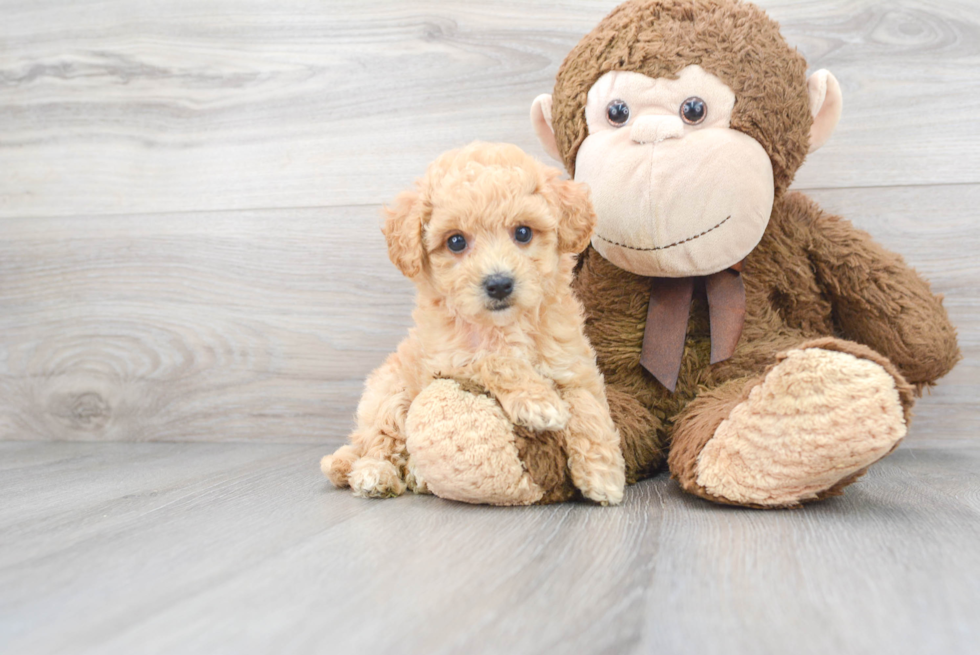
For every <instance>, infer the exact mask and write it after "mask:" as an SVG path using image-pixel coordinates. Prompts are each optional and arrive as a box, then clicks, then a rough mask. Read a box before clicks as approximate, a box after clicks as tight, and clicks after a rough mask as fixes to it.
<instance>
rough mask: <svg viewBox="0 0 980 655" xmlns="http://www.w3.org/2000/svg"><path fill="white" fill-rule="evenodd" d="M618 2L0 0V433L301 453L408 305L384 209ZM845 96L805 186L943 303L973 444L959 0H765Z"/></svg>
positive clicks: (943, 426)
mask: <svg viewBox="0 0 980 655" xmlns="http://www.w3.org/2000/svg"><path fill="white" fill-rule="evenodd" d="M615 4H616V2H615V0H602V1H598V0H589V1H585V2H583V1H579V0H575V1H574V2H572V1H547V0H521V1H519V2H518V1H516V0H513V1H512V0H488V1H486V2H481V3H471V2H464V1H463V0H447V1H446V2H404V1H390V2H384V1H381V0H356V1H355V0H331V1H330V2H320V3H309V2H304V1H302V0H276V2H270V1H268V0H251V1H248V0H193V1H191V0H186V1H181V2H166V3H158V2H151V1H150V0H128V1H119V2H97V1H92V2H78V1H69V0H30V1H29V0H0V438H2V439H27V440H32V439H58V440H140V441H143V440H171V441H180V440H206V441H279V442H316V441H320V440H323V439H335V438H340V437H343V436H344V434H345V433H346V432H347V430H348V429H349V428H350V426H351V414H352V412H353V409H354V406H355V404H356V401H357V398H358V396H359V393H360V387H361V384H362V380H363V378H364V376H365V375H366V374H367V373H368V372H369V371H370V370H371V369H372V368H373V367H374V366H376V365H377V364H379V363H380V362H381V361H382V359H383V358H384V356H385V355H386V353H387V352H389V351H390V350H392V349H393V348H394V346H395V344H396V343H397V342H398V340H399V339H400V338H401V337H402V335H403V334H404V331H405V329H406V327H407V326H408V324H409V319H408V314H409V311H410V308H411V306H412V302H413V301H412V288H411V285H410V284H408V283H407V282H406V281H405V280H404V279H402V278H401V277H400V276H399V274H398V273H397V271H396V270H395V269H394V267H393V266H391V265H390V264H389V263H388V261H387V258H386V256H385V251H384V244H383V242H382V238H381V235H380V233H379V231H378V225H379V219H378V211H379V207H380V206H381V204H382V203H383V202H385V201H387V200H390V199H391V198H392V197H393V196H394V195H395V194H396V193H397V192H398V191H399V190H400V189H402V188H403V187H405V186H406V185H408V184H409V183H411V181H412V180H413V179H414V178H415V177H416V176H417V175H419V174H420V173H421V172H422V171H423V170H424V168H425V166H426V164H427V163H428V162H429V161H430V160H431V159H432V158H433V157H435V156H436V155H437V154H439V153H440V152H442V151H443V150H446V149H449V148H452V147H456V146H459V145H462V144H465V143H467V142H469V141H471V140H474V139H481V140H488V141H510V142H514V143H516V144H518V145H520V146H521V147H523V148H525V149H527V150H528V151H530V152H532V153H534V154H536V155H538V156H539V157H541V158H543V159H546V158H547V156H546V155H545V154H544V152H543V151H542V150H541V148H540V147H539V146H538V145H537V143H536V141H535V139H534V136H533V133H532V131H531V128H530V126H529V122H528V118H527V114H528V108H529V105H530V102H531V100H532V99H533V98H534V96H535V95H537V94H538V93H541V92H545V91H550V89H551V86H552V84H553V80H554V75H555V73H556V71H557V67H558V65H559V64H560V62H561V60H562V58H563V57H564V55H565V54H566V53H567V52H568V50H569V49H570V48H571V47H572V46H573V45H574V44H575V43H576V41H577V40H578V39H579V38H580V37H581V36H582V35H583V34H584V33H585V32H587V31H588V30H589V29H590V28H591V26H593V25H594V24H595V23H596V22H597V21H598V20H599V19H600V18H601V17H602V16H603V15H605V13H607V12H608V11H609V10H610V9H611V8H612V7H613V6H615ZM761 4H762V5H763V6H765V7H766V8H767V9H768V10H769V11H770V13H771V15H772V16H773V17H775V18H776V19H777V20H779V21H780V22H781V24H782V26H783V31H784V33H785V34H786V36H787V38H788V39H789V41H790V42H791V43H793V44H794V45H796V46H797V47H798V48H799V49H800V50H801V51H802V52H803V53H804V54H805V55H806V56H807V58H808V60H809V62H810V64H811V67H812V68H813V69H817V68H829V69H831V70H832V71H833V72H834V73H835V74H836V76H837V78H838V79H839V80H840V82H841V85H842V88H843V91H844V95H845V110H844V117H843V120H842V121H841V124H840V126H839V128H838V131H837V133H836V134H835V136H834V138H833V139H832V140H831V142H830V143H829V144H828V145H827V146H825V147H824V149H822V150H821V151H820V152H818V153H816V154H814V155H812V156H811V157H810V159H809V160H808V162H807V164H806V165H805V166H804V168H803V170H801V171H800V173H799V175H798V176H797V182H796V185H795V186H796V188H798V189H804V190H808V191H810V192H811V193H812V195H814V196H815V197H816V198H817V199H818V200H819V201H820V202H821V203H822V204H823V205H824V206H825V207H826V208H828V209H830V210H833V211H835V212H839V213H842V214H844V215H846V216H847V217H849V218H851V219H852V220H853V221H854V222H855V223H857V224H858V225H859V226H862V227H864V228H866V229H868V230H870V231H871V232H872V233H873V234H874V235H875V236H876V237H877V238H879V239H880V240H881V241H882V242H883V243H885V244H886V245H888V246H889V247H892V248H894V249H896V250H898V251H900V252H902V253H904V254H905V256H906V259H907V260H908V261H909V262H911V263H912V264H913V265H915V266H916V267H917V268H919V269H920V270H921V271H922V272H924V273H925V274H927V275H928V276H929V277H930V278H931V279H932V280H933V283H934V288H935V289H936V290H938V291H941V292H943V293H945V294H946V296H947V301H946V302H947V307H948V308H949V310H950V313H951V315H952V316H953V319H954V321H955V322H956V323H957V325H958V326H959V328H960V337H961V342H962V345H963V349H964V352H965V354H966V359H965V360H964V362H962V363H961V365H960V366H959V368H957V370H956V371H954V372H953V373H952V374H951V375H950V376H949V377H948V378H947V379H946V380H945V381H944V382H943V383H942V384H941V385H940V386H939V387H937V388H936V389H935V390H934V392H933V393H932V395H931V396H929V397H927V398H925V399H923V401H922V402H921V403H920V405H919V406H918V416H919V419H918V421H917V422H916V424H915V426H914V427H913V430H912V436H911V439H919V440H924V439H934V440H943V441H949V440H957V439H962V438H968V437H973V436H974V435H975V434H976V427H975V426H976V419H977V410H976V409H974V405H975V403H976V399H977V397H978V395H980V393H978V392H980V291H978V286H980V284H978V283H980V264H978V263H977V262H978V257H977V253H978V252H980V221H978V219H977V215H978V213H980V122H978V120H977V117H978V116H980V5H978V4H977V3H976V2H973V1H971V0H944V1H942V2H930V1H927V0H887V1H879V0H875V1H867V0H860V1H857V0H819V1H818V0H813V1H808V0H804V1H788V0H783V1H775V0H773V1H765V2H762V3H761Z"/></svg>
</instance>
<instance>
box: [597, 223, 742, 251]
mask: <svg viewBox="0 0 980 655" xmlns="http://www.w3.org/2000/svg"><path fill="white" fill-rule="evenodd" d="M730 218H731V215H729V216H728V217H726V218H725V219H723V220H722V221H721V222H720V223H718V224H717V225H715V226H713V227H709V228H708V229H707V230H705V231H704V232H702V233H701V234H695V235H694V236H693V237H687V238H686V239H682V240H680V241H675V242H674V243H668V244H667V245H666V246H654V247H653V248H635V247H633V246H627V245H626V244H625V243H619V242H618V241H613V240H612V239H607V238H606V237H604V236H602V235H601V234H599V233H598V232H596V234H595V235H596V236H597V237H599V238H600V239H602V240H603V241H605V242H606V243H611V244H612V245H614V246H619V247H620V248H627V249H629V250H638V251H640V252H652V251H654V250H667V248H673V247H674V246H679V245H681V244H684V243H688V242H690V241H694V240H695V239H700V238H701V237H703V236H704V235H705V234H707V233H708V232H712V231H714V230H717V229H718V228H719V227H721V226H722V225H724V224H725V223H727V222H728V220H729V219H730Z"/></svg>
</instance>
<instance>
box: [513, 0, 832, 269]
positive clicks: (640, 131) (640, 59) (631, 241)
mask: <svg viewBox="0 0 980 655" xmlns="http://www.w3.org/2000/svg"><path fill="white" fill-rule="evenodd" d="M840 110H841V96H840V87H839V86H838V85H837V82H836V80H835V79H834V78H833V76H832V75H830V74H829V73H828V72H827V71H818V72H817V73H814V74H813V75H812V76H811V77H810V79H809V81H808V80H807V78H806V62H805V61H804V60H803V57H802V56H801V55H800V54H799V53H797V52H796V51H795V50H794V49H792V48H790V47H789V46H788V45H787V43H786V41H785V40H784V39H783V38H782V36H781V35H780V34H779V26H778V25H777V24H776V23H775V22H774V21H772V20H771V19H769V17H768V16H766V14H765V12H763V11H762V10H761V9H759V8H758V7H755V6H754V5H751V4H748V3H744V2H740V1H738V0H631V1H629V2H626V3H624V4H622V5H620V6H619V7H617V8H616V9H615V10H614V11H613V12H612V13H611V14H609V16H607V17H606V18H605V19H603V20H602V22H600V23H599V25H598V26H597V27H596V28H595V29H594V30H593V31H592V32H591V33H590V34H588V35H587V36H586V37H585V38H584V39H582V41H580V42H579V43H578V45H576V46H575V48H574V49H573V50H572V52H571V53H569V55H568V57H567V58H566V59H565V61H564V63H563V64H562V66H561V68H560V69H559V71H558V79H557V81H556V84H555V91H554V96H553V97H552V96H550V95H543V96H539V97H538V98H537V99H536V100H535V101H534V104H533V106H532V108H531V119H532V123H533V124H534V127H535V129H536V131H537V133H538V136H539V138H540V139H541V142H542V144H543V145H544V147H545V149H546V150H547V151H548V153H549V154H551V155H552V156H553V157H555V158H556V159H559V160H561V161H563V162H564V163H565V167H566V169H567V170H568V172H569V173H570V174H571V175H572V176H573V177H574V178H575V179H576V180H577V181H579V182H586V183H587V184H588V185H589V186H590V187H591V190H592V201H593V204H594V205H595V210H596V215H597V217H598V222H597V225H596V231H595V234H594V236H593V238H592V245H593V246H594V247H595V249H596V250H598V251H599V253H600V254H601V255H603V256H604V257H605V258H606V259H608V260H610V261H611V262H613V263H614V264H616V265H617V266H619V267H620V268H624V269H626V270H628V271H631V272H633V273H636V274H639V275H649V276H661V277H683V276H688V275H708V274H710V273H715V272H717V271H720V270H724V269H725V268H728V267H730V266H732V265H734V264H736V263H738V262H739V261H741V260H742V259H743V258H745V256H746V255H748V253H749V252H751V251H752V249H753V248H755V246H756V245H757V244H758V243H759V240H760V239H761V238H762V234H763V232H764V231H765V228H766V225H767V224H768V222H769V216H770V214H771V212H772V206H773V202H774V199H775V198H776V197H779V196H780V195H781V194H782V193H784V192H785V191H786V188H787V187H788V186H789V184H790V182H791V181H792V179H793V175H794V174H795V173H796V170H797V169H798V168H799V167H800V165H801V164H802V163H803V159H804V157H805V156H806V154H807V152H808V151H813V150H815V149H817V148H818V147H820V145H822V144H823V143H824V141H826V140H827V138H829V136H830V134H831V132H833V129H834V127H835V126H836V124H837V120H838V119H839V117H840Z"/></svg>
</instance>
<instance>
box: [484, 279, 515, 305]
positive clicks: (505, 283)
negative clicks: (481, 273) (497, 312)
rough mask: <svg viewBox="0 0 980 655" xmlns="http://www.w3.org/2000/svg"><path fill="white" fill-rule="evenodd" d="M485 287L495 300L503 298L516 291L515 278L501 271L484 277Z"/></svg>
mask: <svg viewBox="0 0 980 655" xmlns="http://www.w3.org/2000/svg"><path fill="white" fill-rule="evenodd" d="M483 289H484V290H485V291H486V292H487V295H488V296H490V297H491V298H493V299H494V300H503V299H504V298H506V297H507V296H509V295H510V294H511V293H513V291H514V278H512V277H511V276H509V275H501V274H499V273H497V274H494V275H489V276H487V277H485V278H483Z"/></svg>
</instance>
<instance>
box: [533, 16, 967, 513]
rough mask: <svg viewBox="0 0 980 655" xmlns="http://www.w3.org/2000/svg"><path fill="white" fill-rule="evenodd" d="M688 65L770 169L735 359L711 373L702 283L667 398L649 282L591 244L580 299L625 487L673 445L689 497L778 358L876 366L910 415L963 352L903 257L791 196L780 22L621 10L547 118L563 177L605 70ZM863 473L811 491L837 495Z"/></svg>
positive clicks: (800, 105) (658, 72)
mask: <svg viewBox="0 0 980 655" xmlns="http://www.w3.org/2000/svg"><path fill="white" fill-rule="evenodd" d="M690 64H699V65H700V66H702V67H703V68H704V69H705V70H707V71H708V72H710V73H713V74H714V75H716V76H718V77H719V78H720V79H721V80H723V81H724V82H725V83H727V84H728V85H729V86H730V87H731V88H732V90H733V91H734V92H735V94H736V104H735V109H734V112H733V115H732V123H731V126H732V127H733V128H735V129H738V130H740V131H742V132H745V133H746V134H748V135H750V136H752V137H753V138H754V139H756V140H757V141H758V142H759V143H760V144H762V145H763V147H764V148H765V149H766V151H767V152H768V154H769V156H770V158H771V160H772V164H773V170H774V175H775V185H776V200H775V204H774V206H773V210H772V216H771V220H770V223H769V226H768V227H767V230H766V233H765V235H764V236H763V238H762V241H761V243H760V244H759V245H758V247H757V248H756V249H755V250H754V251H753V252H752V253H751V254H750V255H749V256H748V258H747V260H746V262H745V270H744V273H743V279H744V282H745V288H746V310H747V311H746V319H745V325H744V329H743V333H742V337H741V340H740V342H739V344H738V347H737V349H736V351H735V354H734V356H733V357H732V358H730V359H729V360H727V361H724V362H721V363H718V364H715V365H709V351H710V339H709V330H708V314H707V306H706V301H705V297H704V291H703V289H699V290H696V292H695V300H694V304H693V307H692V312H691V320H690V323H689V327H688V333H687V342H686V345H685V349H684V356H683V361H682V366H681V372H680V377H679V380H678V383H677V389H676V392H675V393H670V392H668V391H667V390H666V389H665V388H664V387H663V386H662V385H660V384H659V383H658V382H657V381H656V380H654V379H653V378H652V377H651V376H650V375H649V374H648V373H647V372H646V371H645V370H644V369H643V368H642V367H641V366H640V350H641V344H642V341H643V332H644V328H645V321H646V312H647V306H648V303H649V297H650V281H649V279H648V278H644V277H641V276H637V275H634V274H632V273H629V272H627V271H625V270H622V269H619V268H617V267H616V266H614V265H612V264H611V263H609V262H608V261H607V260H605V259H603V258H602V257H601V256H600V255H599V254H598V253H597V252H596V251H595V250H593V249H592V248H589V249H588V250H587V251H586V252H585V253H584V254H583V255H582V257H581V261H580V264H579V269H578V275H577V277H576V280H575V290H576V293H577V295H578V296H579V298H580V299H581V300H582V302H583V304H584V305H585V308H586V314H587V322H586V330H587V333H588V336H589V338H590V340H591V342H592V344H593V346H594V348H595V350H596V354H597V357H598V362H599V366H600V368H601V370H602V371H603V373H604V374H605V377H606V382H607V385H608V387H607V395H608V398H609V401H610V406H611V409H612V412H613V417H614V419H615V420H616V423H617V425H618V427H619V429H620V433H621V435H622V439H623V452H624V456H625V458H626V462H627V479H629V480H630V481H633V480H636V479H639V478H641V477H643V476H645V475H647V474H648V473H649V472H651V471H654V470H656V469H657V468H658V467H659V466H661V465H662V463H663V462H664V459H665V457H666V455H667V451H668V448H670V468H671V470H672V472H673V474H674V476H675V477H677V478H678V479H679V480H680V481H681V484H682V485H683V487H684V488H685V489H687V490H689V491H692V492H694V493H698V494H700V495H702V496H707V497H710V495H708V494H706V493H705V492H704V490H703V489H700V488H699V487H698V485H697V484H696V482H695V478H696V475H695V474H694V470H695V467H696V458H697V456H698V454H699V453H700V452H701V450H702V448H703V447H704V445H705V443H706V442H707V441H708V440H709V439H710V438H711V436H712V435H713V433H714V431H715V429H716V428H717V427H718V425H719V424H720V423H721V422H722V421H723V420H724V419H725V418H726V417H727V416H728V415H729V413H730V412H731V410H732V408H733V407H735V406H736V405H737V404H738V403H739V402H741V401H742V400H744V399H745V398H747V397H748V394H749V392H750V391H751V389H752V388H753V387H755V386H756V385H758V384H759V383H760V381H761V380H762V379H763V378H764V376H765V374H766V372H767V371H768V370H770V369H771V367H773V366H774V365H775V364H777V363H778V361H779V358H780V353H783V352H785V351H788V350H791V349H795V348H801V347H818V348H824V349H828V350H839V351H842V352H848V353H851V354H854V355H855V356H857V357H860V358H864V359H868V360H870V361H873V362H875V363H878V364H880V365H882V366H883V367H884V368H885V369H886V370H887V371H888V372H889V373H891V374H892V375H893V376H894V378H895V381H896V387H897V388H898V390H899V396H900V400H901V404H902V407H903V408H904V410H905V413H906V419H907V418H908V416H909V411H910V408H911V406H912V401H913V387H914V388H915V390H921V388H922V387H923V386H926V385H930V384H933V383H934V382H935V381H936V380H937V379H938V378H939V377H941V376H943V375H945V374H946V373H947V372H948V371H949V370H950V369H951V368H952V367H953V365H954V364H955V363H956V362H957V361H958V359H959V357H960V354H959V350H958V347H957V343H956V332H955V329H954V328H953V326H952V325H951V324H950V322H949V319H948V317H947V315H946V312H945V310H944V309H943V307H942V304H941V299H940V298H938V297H936V296H935V295H933V294H932V293H931V291H930V289H929V285H928V284H927V283H926V282H925V281H924V280H923V279H922V278H921V277H919V276H918V275H917V274H916V273H915V271H913V270H912V269H911V268H909V267H908V266H907V265H906V264H905V263H904V262H903V261H902V259H901V257H899V256H898V255H895V254H893V253H890V252H888V251H886V250H885V249H884V248H882V247H880V246H879V245H877V244H876V243H874V242H873V241H872V240H871V238H870V237H869V236H868V235H867V234H866V233H864V232H862V231H860V230H857V229H855V228H854V227H853V226H852V225H851V224H850V223H849V222H847V221H845V220H842V219H841V218H839V217H836V216H832V215H828V214H826V213H824V212H823V211H821V210H820V208H819V207H818V206H817V205H816V204H814V203H813V202H812V201H810V200H809V199H808V198H806V197H805V196H802V195H800V194H797V193H786V189H787V187H788V186H789V184H790V182H791V181H792V178H793V175H794V174H795V172H796V170H797V168H798V167H799V166H800V164H801V163H802V162H803V159H804V157H805V155H806V152H807V148H808V132H809V129H810V125H811V123H812V119H811V116H810V112H809V109H808V101H807V86H806V79H805V76H804V73H805V69H806V64H805V62H804V61H803V58H802V57H801V56H800V55H799V54H798V53H797V52H796V51H795V50H793V49H792V48H790V47H789V46H788V45H787V44H786V42H785V41H784V40H783V38H782V37H781V36H780V35H779V30H778V25H777V24H776V23H775V22H774V21H772V20H770V19H769V18H768V17H767V16H766V15H765V13H764V12H763V11H762V10H760V9H758V8H757V7H755V6H753V5H750V4H747V3H742V2H736V1H734V0H697V1H694V0H653V1H651V0H636V1H632V2H627V3H624V4H623V5H621V6H620V7H618V8H617V9H615V10H614V11H613V12H612V13H611V14H610V15H609V16H608V17H607V18H606V19H604V20H603V21H602V22H601V23H600V24H599V25H598V26H597V27H596V29H595V30H593V31H592V32H591V33H590V34H589V35H588V36H586V37H585V38H584V39H583V40H582V41H581V42H580V43H579V44H578V45H577V46H576V47H575V48H574V49H573V51H572V52H571V54H569V56H568V58H567V59H566V60H565V62H564V63H563V64H562V67H561V69H560V70H559V73H558V79H557V82H556V86H555V91H554V106H553V109H552V118H553V127H554V131H555V136H556V140H557V143H558V146H559V148H560V150H561V154H562V156H563V159H564V161H565V164H566V167H567V169H568V171H569V172H570V173H572V174H574V171H575V158H576V154H577V151H578V147H579V146H580V145H581V143H582V141H583V140H584V139H585V137H586V136H587V127H586V122H585V115H584V107H585V100H586V94H587V92H588V90H589V88H590V87H591V86H592V84H593V83H594V82H595V81H596V80H597V79H598V78H599V77H600V76H601V75H602V74H604V73H605V72H607V71H610V70H630V71H637V72H640V73H644V74H646V75H648V76H651V77H658V76H668V77H670V76H673V75H674V74H675V73H677V72H678V71H679V70H681V69H682V68H683V67H685V66H687V65H690ZM821 339H822V341H814V340H821ZM807 344H809V345H807ZM814 344H816V345H814ZM859 344H864V345H859ZM906 381H907V382H906ZM860 473H861V472H858V473H856V474H853V475H849V476H848V477H847V478H845V479H842V480H840V481H839V482H838V483H837V484H835V485H834V486H833V487H831V488H829V489H827V490H826V491H825V492H824V493H822V494H821V495H820V496H819V497H826V496H827V495H833V494H836V493H839V491H840V489H841V488H843V486H845V485H846V484H848V483H849V482H851V481H853V480H854V479H856V478H857V477H858V476H859V475H860ZM710 498H711V499H712V500H715V501H719V502H730V501H726V500H725V499H721V498H716V497H710Z"/></svg>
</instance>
